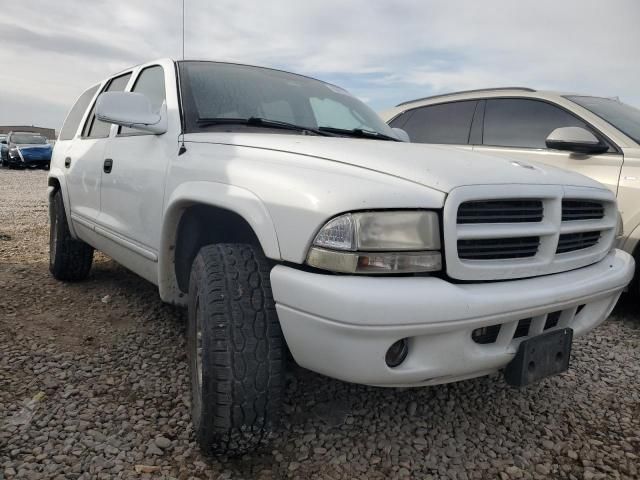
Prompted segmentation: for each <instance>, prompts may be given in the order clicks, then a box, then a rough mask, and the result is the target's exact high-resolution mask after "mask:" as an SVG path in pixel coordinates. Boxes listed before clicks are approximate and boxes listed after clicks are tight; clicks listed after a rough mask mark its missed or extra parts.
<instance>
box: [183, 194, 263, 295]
mask: <svg viewBox="0 0 640 480" xmlns="http://www.w3.org/2000/svg"><path fill="white" fill-rule="evenodd" d="M213 243H248V244H252V245H257V246H260V241H259V240H258V237H257V236H256V234H255V232H254V231H253V229H252V228H251V225H249V223H248V222H247V221H246V220H245V219H244V218H243V217H241V216H240V215H238V214H237V213H235V212H232V211H230V210H226V209H224V208H218V207H212V206H209V205H193V206H191V207H189V208H187V209H186V210H185V211H184V212H183V213H182V216H181V217H180V222H179V223H178V231H177V234H176V247H175V248H176V251H175V256H174V258H175V273H176V280H177V282H178V287H179V288H180V290H181V291H182V292H185V293H186V292H187V291H188V290H189V275H190V273H191V264H192V263H193V259H194V258H195V256H196V255H197V254H198V252H199V251H200V249H201V248H202V247H203V246H205V245H210V244H213Z"/></svg>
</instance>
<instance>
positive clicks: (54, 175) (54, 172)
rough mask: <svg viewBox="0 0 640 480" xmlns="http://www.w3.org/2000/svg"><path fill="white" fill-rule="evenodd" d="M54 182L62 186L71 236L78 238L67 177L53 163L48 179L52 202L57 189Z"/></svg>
mask: <svg viewBox="0 0 640 480" xmlns="http://www.w3.org/2000/svg"><path fill="white" fill-rule="evenodd" d="M54 182H57V183H58V185H59V186H60V192H61V193H62V203H63V204H64V213H65V215H66V217H67V225H68V227H69V232H70V233H71V236H72V237H73V238H78V236H77V235H76V231H75V229H74V228H73V222H72V221H71V203H70V200H69V190H68V189H67V181H66V177H65V176H64V172H63V171H62V170H61V169H60V168H57V167H55V166H54V165H51V167H50V169H49V175H48V179H47V184H48V187H47V196H48V198H49V202H51V198H52V197H53V194H54V193H55V192H56V190H57V189H56V187H54V186H53V184H54Z"/></svg>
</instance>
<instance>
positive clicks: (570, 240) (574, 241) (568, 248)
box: [556, 231, 600, 253]
mask: <svg viewBox="0 0 640 480" xmlns="http://www.w3.org/2000/svg"><path fill="white" fill-rule="evenodd" d="M598 240H600V232H599V231H597V232H578V233H563V234H562V235H560V240H558V248H557V249H556V253H567V252H575V251H576V250H582V249H585V248H589V247H593V246H594V245H596V244H597V243H598Z"/></svg>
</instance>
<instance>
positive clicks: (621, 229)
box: [616, 212, 624, 240]
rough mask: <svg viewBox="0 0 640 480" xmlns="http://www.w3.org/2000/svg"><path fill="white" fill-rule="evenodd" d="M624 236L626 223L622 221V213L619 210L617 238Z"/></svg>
mask: <svg viewBox="0 0 640 480" xmlns="http://www.w3.org/2000/svg"><path fill="white" fill-rule="evenodd" d="M622 237H624V223H623V221H622V215H621V214H620V212H618V223H617V224H616V239H617V240H619V239H621V238H622Z"/></svg>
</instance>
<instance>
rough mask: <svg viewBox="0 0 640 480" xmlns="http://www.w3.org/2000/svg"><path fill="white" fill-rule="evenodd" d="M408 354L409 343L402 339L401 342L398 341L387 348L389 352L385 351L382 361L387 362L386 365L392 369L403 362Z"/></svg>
mask: <svg viewBox="0 0 640 480" xmlns="http://www.w3.org/2000/svg"><path fill="white" fill-rule="evenodd" d="M408 353H409V341H408V340H407V339H406V338H403V339H402V340H398V341H397V342H395V343H394V344H393V345H391V346H390V347H389V350H387V354H386V355H385V357H384V359H385V361H386V362H387V365H388V366H390V367H391V368H393V367H397V366H398V365H400V364H401V363H402V362H404V359H405V358H407V354H408Z"/></svg>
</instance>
